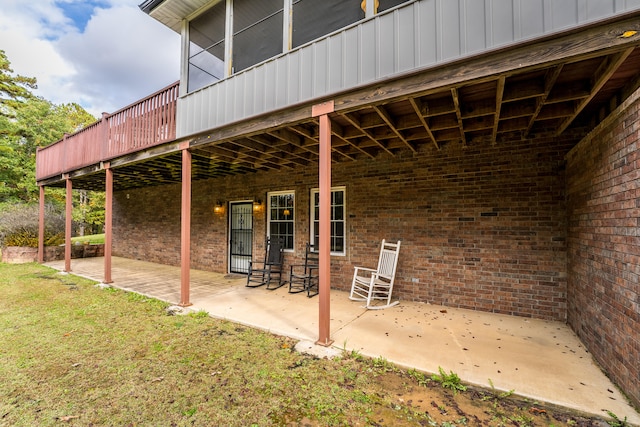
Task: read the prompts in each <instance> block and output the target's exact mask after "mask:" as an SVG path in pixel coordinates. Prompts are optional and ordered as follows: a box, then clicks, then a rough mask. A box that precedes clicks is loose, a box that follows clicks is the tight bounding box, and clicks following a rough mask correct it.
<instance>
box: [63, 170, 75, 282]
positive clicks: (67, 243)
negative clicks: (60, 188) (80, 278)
mask: <svg viewBox="0 0 640 427" xmlns="http://www.w3.org/2000/svg"><path fill="white" fill-rule="evenodd" d="M65 180H66V187H67V192H66V195H65V212H64V219H65V221H64V271H65V272H66V273H69V272H70V271H71V228H72V226H73V222H72V220H73V184H72V183H71V178H69V176H68V175H67V176H66V177H65Z"/></svg>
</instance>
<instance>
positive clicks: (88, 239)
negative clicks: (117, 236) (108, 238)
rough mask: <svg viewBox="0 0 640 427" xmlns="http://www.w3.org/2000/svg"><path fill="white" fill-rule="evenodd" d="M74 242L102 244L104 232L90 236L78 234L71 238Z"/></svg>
mask: <svg viewBox="0 0 640 427" xmlns="http://www.w3.org/2000/svg"><path fill="white" fill-rule="evenodd" d="M71 242H72V243H78V244H85V243H86V244H90V245H100V244H104V233H102V234H91V235H89V236H77V237H72V238H71Z"/></svg>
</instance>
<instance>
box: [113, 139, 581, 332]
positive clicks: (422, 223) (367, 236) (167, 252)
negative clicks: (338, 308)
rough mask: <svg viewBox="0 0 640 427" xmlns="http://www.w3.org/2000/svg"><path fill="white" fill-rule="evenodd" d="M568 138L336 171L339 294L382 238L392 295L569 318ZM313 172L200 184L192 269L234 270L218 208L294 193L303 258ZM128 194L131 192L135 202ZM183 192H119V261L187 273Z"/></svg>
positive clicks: (259, 249)
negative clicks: (390, 245) (343, 207)
mask: <svg viewBox="0 0 640 427" xmlns="http://www.w3.org/2000/svg"><path fill="white" fill-rule="evenodd" d="M575 142H576V141H575V140H573V139H570V138H567V139H564V140H557V139H542V138H540V139H536V140H528V141H512V142H509V143H500V144H496V145H490V144H481V146H479V147H474V146H472V147H467V148H462V147H461V146H460V145H459V144H449V145H448V146H446V147H443V148H442V149H441V150H435V149H433V148H432V146H428V148H425V149H424V151H423V152H420V153H417V154H412V153H407V154H404V155H401V156H398V157H394V158H391V157H389V156H381V157H380V158H377V159H372V160H363V161H358V162H350V163H340V164H334V165H333V179H332V182H333V185H336V186H346V203H347V227H348V235H347V254H346V256H343V257H339V256H335V257H332V260H331V262H332V287H333V288H337V289H342V290H347V289H349V287H350V284H351V277H352V275H353V266H354V265H365V266H375V263H376V262H377V255H378V251H379V245H380V240H381V239H383V238H386V239H388V240H393V241H395V240H402V247H401V251H400V259H399V263H398V272H397V276H396V287H395V289H394V295H396V296H398V297H399V298H400V299H403V300H413V301H424V302H430V303H435V304H445V305H449V306H455V307H464V308H470V309H478V310H485V311H492V312H497V313H504V314H513V315H519V316H528V317H537V318H543V319H554V320H564V319H566V221H565V219H566V208H565V194H564V188H565V172H564V166H563V165H564V163H563V162H564V156H565V155H566V153H567V152H568V150H569V149H570V148H571V147H572V146H573V145H574V144H575ZM314 187H317V165H312V166H311V167H309V168H308V169H307V170H295V171H293V170H287V171H284V172H277V173H276V172H274V173H256V174H248V175H243V176H239V177H238V176H236V177H229V178H225V179H215V180H207V181H200V182H194V184H193V200H192V206H193V217H192V265H193V267H194V268H201V269H206V270H212V271H219V272H226V271H227V252H226V251H227V250H226V242H227V240H228V238H227V221H228V219H227V214H228V212H226V211H225V212H224V213H223V214H216V213H214V212H213V208H214V204H215V201H216V200H218V199H219V200H222V201H224V202H225V203H226V202H228V201H230V200H232V201H233V200H247V199H248V200H253V199H254V198H256V197H258V198H261V199H262V200H263V201H264V200H266V193H267V192H268V191H278V190H294V191H295V196H296V206H295V208H296V215H297V218H298V222H297V223H296V250H295V252H294V253H287V254H286V255H285V262H287V263H291V262H299V261H300V260H301V257H303V256H304V244H305V242H307V241H308V240H309V197H310V194H309V192H310V189H311V188H314ZM127 194H128V195H129V196H128V198H127ZM254 221H255V222H254V254H261V253H263V245H264V238H265V229H266V212H265V210H264V206H263V209H262V210H261V211H260V212H256V214H255V215H254ZM179 233H180V187H179V186H178V185H174V186H161V187H152V188H146V189H140V190H135V191H134V190H131V191H129V192H119V193H116V194H115V202H114V254H116V255H121V256H126V257H132V258H138V259H144V260H148V261H154V262H162V263H166V264H172V265H179V250H180V247H179V245H180V234H179Z"/></svg>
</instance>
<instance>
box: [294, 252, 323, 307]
mask: <svg viewBox="0 0 640 427" xmlns="http://www.w3.org/2000/svg"><path fill="white" fill-rule="evenodd" d="M318 281H319V279H318V252H314V246H313V245H311V244H309V243H307V246H306V249H305V254H304V264H292V265H291V266H290V271H289V293H292V294H296V293H299V292H305V291H306V292H307V297H309V298H311V297H313V296H315V295H318Z"/></svg>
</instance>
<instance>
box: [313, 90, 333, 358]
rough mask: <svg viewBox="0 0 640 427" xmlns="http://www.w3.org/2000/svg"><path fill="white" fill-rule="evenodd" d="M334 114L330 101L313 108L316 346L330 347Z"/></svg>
mask: <svg viewBox="0 0 640 427" xmlns="http://www.w3.org/2000/svg"><path fill="white" fill-rule="evenodd" d="M333 111H334V105H333V101H329V102H325V103H322V104H318V105H314V106H313V109H312V115H313V116H314V117H318V118H319V121H320V129H319V137H320V147H319V150H318V151H319V154H320V165H319V171H318V175H319V176H318V179H319V181H318V182H319V184H320V185H319V186H320V195H319V196H320V197H319V199H320V200H319V201H320V203H319V210H320V230H319V234H320V236H319V240H320V242H319V244H320V245H319V248H318V252H319V260H318V276H319V289H318V295H319V297H318V299H319V301H318V304H319V309H318V329H319V331H318V333H319V337H318V341H316V344H319V345H323V346H326V347H328V346H330V345H331V344H332V343H333V340H331V331H330V328H331V325H330V323H331V322H330V319H331V307H330V298H331V295H330V291H331V120H330V119H329V113H332V112H333Z"/></svg>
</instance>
